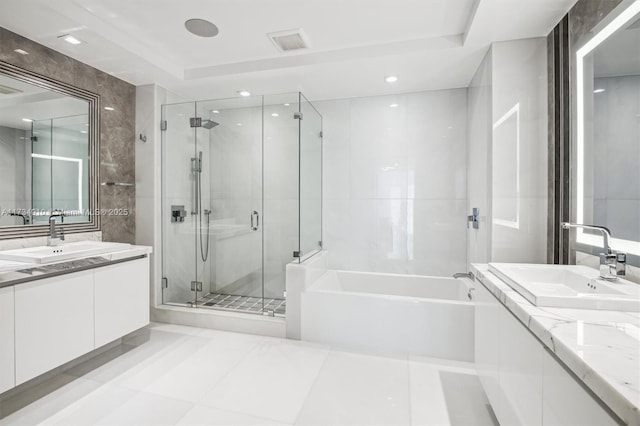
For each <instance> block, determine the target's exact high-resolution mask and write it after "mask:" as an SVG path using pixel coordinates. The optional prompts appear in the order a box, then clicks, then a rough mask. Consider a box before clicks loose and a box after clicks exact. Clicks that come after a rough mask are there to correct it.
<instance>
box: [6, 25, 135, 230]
mask: <svg viewBox="0 0 640 426" xmlns="http://www.w3.org/2000/svg"><path fill="white" fill-rule="evenodd" d="M14 49H23V50H26V51H27V52H29V54H28V55H20V54H18V53H16V52H14ZM0 60H2V61H4V62H8V63H10V64H12V65H16V66H19V67H22V68H25V69H27V70H29V71H32V72H35V73H38V74H41V75H43V76H46V77H48V78H51V79H55V80H58V81H62V82H64V83H68V84H71V85H74V86H76V87H79V88H82V89H84V90H88V91H90V92H93V93H97V94H99V95H100V103H101V105H100V170H99V172H100V181H101V182H105V181H115V182H127V183H134V182H135V150H134V143H135V86H133V85H131V84H129V83H127V82H125V81H123V80H120V79H118V78H116V77H113V76H111V75H109V74H107V73H105V72H102V71H100V70H98V69H96V68H93V67H90V66H89V65H86V64H83V63H81V62H79V61H77V60H75V59H73V58H70V57H68V56H66V55H63V54H62V53H59V52H56V51H55V50H52V49H49V48H47V47H45V46H42V45H40V44H38V43H35V42H33V41H31V40H29V39H27V38H24V37H22V36H20V35H18V34H15V33H13V32H11V31H9V30H7V29H4V28H0ZM105 106H110V107H112V108H114V110H113V111H105V110H104V109H103V108H104V107H105ZM99 191H100V192H99V203H100V205H99V207H100V208H101V209H116V208H126V209H127V210H128V212H129V214H128V215H104V216H102V221H101V230H102V235H103V238H104V240H105V241H118V242H126V243H133V242H134V240H135V187H128V188H125V187H121V188H114V187H103V186H101V187H100V189H99Z"/></svg>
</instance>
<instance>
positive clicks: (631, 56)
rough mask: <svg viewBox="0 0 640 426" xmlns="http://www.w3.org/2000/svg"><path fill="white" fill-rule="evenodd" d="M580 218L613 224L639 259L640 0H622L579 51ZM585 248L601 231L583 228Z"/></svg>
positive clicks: (595, 247) (591, 248)
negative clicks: (597, 232)
mask: <svg viewBox="0 0 640 426" xmlns="http://www.w3.org/2000/svg"><path fill="white" fill-rule="evenodd" d="M575 60H576V63H575V69H576V79H575V89H576V133H575V135H576V138H575V160H576V161H575V175H574V178H575V185H574V189H575V191H576V204H575V212H576V221H577V222H578V223H588V224H596V225H603V226H606V227H608V228H609V229H610V230H611V234H612V236H613V240H612V242H611V246H612V248H613V249H614V250H616V251H621V252H626V253H628V254H630V255H631V256H629V262H630V263H632V264H635V265H636V266H640V0H634V1H623V2H622V3H621V4H620V6H619V7H618V8H617V9H615V10H614V11H613V12H612V13H611V15H610V16H608V17H607V18H606V19H605V20H604V21H603V22H602V23H601V24H599V25H598V27H596V28H595V29H594V31H593V32H592V33H591V34H589V36H588V37H587V40H585V41H583V44H582V45H580V46H579V48H578V49H577V51H576V57H575ZM576 242H577V243H578V249H579V250H580V251H585V252H589V253H594V254H595V253H597V252H600V251H601V247H602V237H601V236H600V235H598V234H591V233H588V232H585V231H581V230H579V232H577V234H576Z"/></svg>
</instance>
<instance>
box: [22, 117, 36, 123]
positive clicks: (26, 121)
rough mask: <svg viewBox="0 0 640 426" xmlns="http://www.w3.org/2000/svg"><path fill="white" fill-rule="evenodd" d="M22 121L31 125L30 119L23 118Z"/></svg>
mask: <svg viewBox="0 0 640 426" xmlns="http://www.w3.org/2000/svg"><path fill="white" fill-rule="evenodd" d="M22 121H24V122H25V123H31V122H32V121H33V120H32V119H30V118H23V119H22Z"/></svg>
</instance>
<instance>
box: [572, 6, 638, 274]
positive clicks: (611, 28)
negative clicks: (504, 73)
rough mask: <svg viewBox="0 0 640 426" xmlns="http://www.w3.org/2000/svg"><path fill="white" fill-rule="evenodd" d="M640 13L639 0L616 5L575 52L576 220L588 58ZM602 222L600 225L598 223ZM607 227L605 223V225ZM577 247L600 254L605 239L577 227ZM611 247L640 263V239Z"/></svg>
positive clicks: (581, 212) (580, 216)
mask: <svg viewBox="0 0 640 426" xmlns="http://www.w3.org/2000/svg"><path fill="white" fill-rule="evenodd" d="M638 13H640V0H626V1H623V2H622V3H621V4H620V5H618V7H616V8H615V9H614V10H613V11H612V12H611V13H610V14H609V15H608V16H607V17H606V18H605V19H603V20H602V21H601V22H600V23H599V24H598V25H597V26H596V27H595V28H594V30H593V35H592V36H591V37H590V38H588V39H587V40H584V42H583V43H581V44H580V45H579V46H577V50H576V52H575V86H574V87H575V102H576V109H575V114H576V120H575V126H576V127H575V130H576V133H575V135H576V137H575V159H574V166H575V172H574V174H573V178H574V179H575V184H574V185H573V189H574V191H575V195H576V196H575V201H574V202H575V205H574V208H575V220H576V223H584V216H585V205H584V186H585V176H584V169H585V165H584V156H585V153H584V150H585V148H584V145H585V125H586V122H585V76H584V70H585V58H586V57H587V56H588V55H589V54H590V53H592V52H593V51H594V50H595V49H596V48H597V47H598V46H599V45H600V44H602V43H603V42H604V41H605V40H606V39H607V38H609V36H611V35H613V34H614V33H615V32H616V31H618V30H619V29H620V28H622V27H623V26H624V25H625V24H627V23H628V22H629V20H630V19H632V18H633V17H634V16H636V15H637V14H638ZM596 225H601V224H596ZM604 225H605V226H606V224H604ZM575 242H576V247H575V248H576V250H578V251H581V252H585V253H589V254H594V255H597V254H598V253H599V252H600V251H601V246H602V238H601V237H600V236H599V235H593V234H587V233H585V232H584V231H583V230H582V229H576V233H575ZM610 244H611V248H612V249H613V250H616V251H621V252H626V253H627V263H629V264H632V265H639V266H640V242H639V241H631V240H625V239H621V238H616V237H615V236H613V237H612V239H611V242H610Z"/></svg>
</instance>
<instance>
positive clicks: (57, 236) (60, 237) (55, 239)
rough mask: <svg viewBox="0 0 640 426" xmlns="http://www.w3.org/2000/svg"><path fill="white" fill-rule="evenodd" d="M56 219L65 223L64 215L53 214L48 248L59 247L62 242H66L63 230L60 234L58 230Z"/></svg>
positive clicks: (50, 221)
mask: <svg viewBox="0 0 640 426" xmlns="http://www.w3.org/2000/svg"><path fill="white" fill-rule="evenodd" d="M56 217H59V218H60V220H61V221H62V222H64V213H62V212H56V211H54V212H51V216H49V238H47V245H48V246H57V245H58V244H60V243H61V242H62V241H64V234H63V233H62V230H60V232H58V230H57V229H56Z"/></svg>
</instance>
